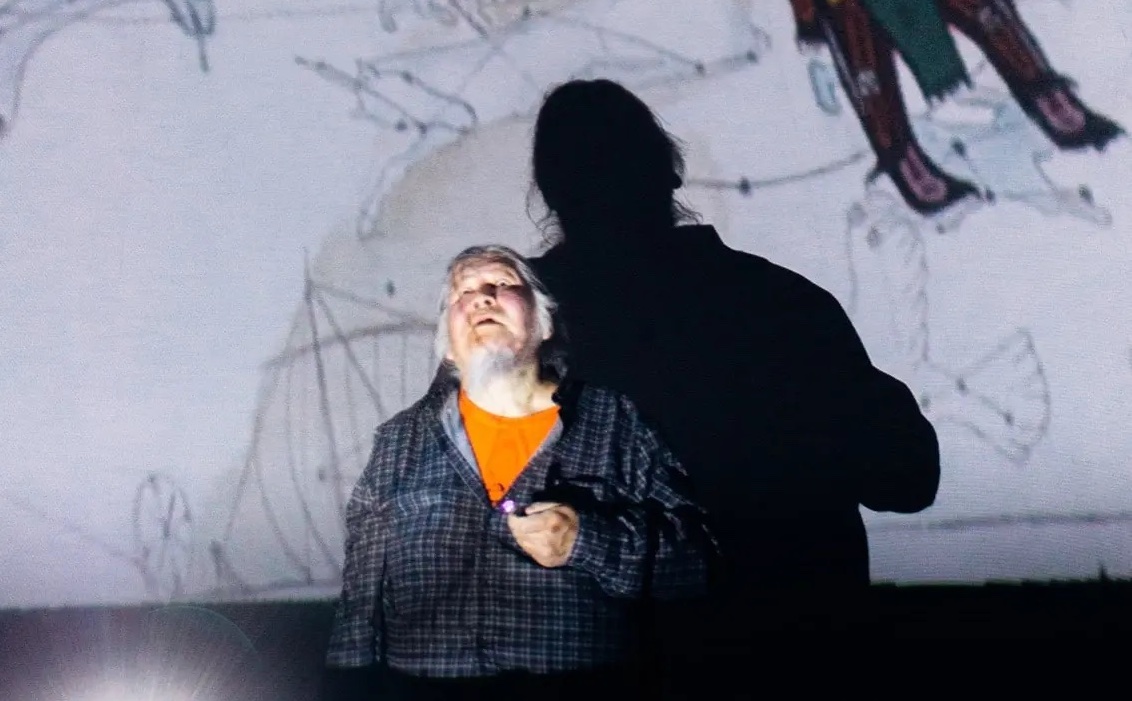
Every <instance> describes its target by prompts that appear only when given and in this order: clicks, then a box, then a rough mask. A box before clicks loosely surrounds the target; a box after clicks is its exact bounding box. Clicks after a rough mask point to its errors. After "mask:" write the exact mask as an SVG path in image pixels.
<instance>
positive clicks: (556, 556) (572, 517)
mask: <svg viewBox="0 0 1132 701" xmlns="http://www.w3.org/2000/svg"><path fill="white" fill-rule="evenodd" d="M507 526H508V527H509V528H510V529H511V534H512V535H514V536H515V540H516V541H517V542H518V543H519V547H521V548H522V549H523V551H524V552H526V553H527V554H528V555H530V556H531V557H532V558H533V559H534V561H535V562H537V563H539V564H540V565H542V566H543V567H561V566H562V565H564V564H566V559H567V558H569V557H570V552H571V551H572V550H573V549H574V540H575V539H576V538H577V537H578V514H577V513H576V512H575V511H574V510H573V509H571V508H570V507H569V506H566V505H565V504H557V503H550V502H536V503H534V504H531V505H530V506H528V507H527V509H526V515H524V516H516V515H514V514H510V515H508V516H507Z"/></svg>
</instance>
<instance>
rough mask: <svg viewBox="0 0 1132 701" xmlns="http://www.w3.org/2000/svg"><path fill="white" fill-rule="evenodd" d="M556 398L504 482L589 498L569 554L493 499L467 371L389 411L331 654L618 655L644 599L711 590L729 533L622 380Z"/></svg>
mask: <svg viewBox="0 0 1132 701" xmlns="http://www.w3.org/2000/svg"><path fill="white" fill-rule="evenodd" d="M555 400H556V401H557V402H558V404H559V405H560V406H561V409H560V412H559V420H558V422H557V424H556V425H555V427H554V428H553V429H552V431H551V434H550V435H549V436H548V437H547V439H546V440H545V441H544V443H543V445H542V446H541V447H540V448H539V450H538V451H537V452H536V454H535V456H534V457H533V458H532V459H531V461H530V462H529V463H528V465H527V467H526V468H525V469H524V471H523V472H522V473H521V474H520V476H519V477H518V479H517V480H516V482H515V484H514V485H513V486H512V487H511V489H510V490H509V491H508V493H507V495H506V498H508V499H512V500H514V501H516V502H517V503H519V504H528V503H531V502H532V501H537V500H540V499H542V500H559V501H563V502H565V503H569V504H570V505H571V506H573V507H574V508H575V510H576V511H577V512H578V515H579V527H578V534H577V538H576V540H575V543H574V547H573V550H572V551H571V554H570V557H569V560H568V562H567V563H566V564H565V565H564V566H562V567H558V568H544V567H542V566H541V565H539V564H538V563H536V562H535V561H534V560H533V559H531V558H530V557H529V556H528V555H526V554H525V553H524V552H523V551H522V550H521V549H520V547H519V546H518V544H517V543H516V541H515V539H514V537H513V536H512V535H511V532H510V529H509V528H508V527H507V523H506V516H505V515H504V514H502V513H500V512H499V511H498V510H496V509H495V508H493V506H492V504H491V502H490V500H489V498H488V496H487V492H486V490H485V488H484V485H483V481H482V479H481V477H480V473H479V470H478V468H477V467H476V466H475V465H476V462H475V458H474V454H473V453H472V449H471V445H470V443H469V442H468V439H467V436H466V434H465V432H464V429H463V422H462V420H461V418H460V414H459V409H458V406H457V394H456V387H455V384H454V381H453V380H451V379H445V380H442V379H438V380H437V382H436V383H434V385H433V387H432V388H431V389H430V390H429V392H428V394H426V396H425V397H424V398H423V399H421V400H420V401H418V402H417V403H416V404H414V405H413V406H411V407H409V408H408V409H406V410H404V411H402V412H400V413H399V414H397V415H396V416H395V417H393V418H392V419H390V420H389V421H387V422H386V423H384V424H382V425H381V426H379V427H378V429H377V431H376V435H375V439H374V446H373V452H372V454H371V457H370V460H369V463H368V465H367V467H366V468H365V470H364V472H363V473H362V475H361V477H360V479H359V480H358V482H357V485H356V486H355V488H354V491H353V493H352V495H351V498H350V501H349V505H348V507H347V516H346V520H347V536H346V551H345V554H346V558H345V564H344V568H343V584H342V593H341V597H340V599H339V602H338V605H337V610H336V615H335V620H334V624H333V629H332V632H331V638H330V643H329V648H328V652H327V657H326V663H327V666H328V667H332V668H341V667H346V668H349V667H364V666H368V665H373V664H379V663H385V664H387V665H388V666H389V667H391V668H394V669H397V670H399V671H402V672H405V673H409V674H414V675H419V676H426V677H449V678H450V677H481V676H490V675H493V674H496V673H499V672H503V671H514V670H522V671H527V672H531V673H553V672H562V671H569V670H579V669H587V668H594V667H599V666H603V665H610V664H618V663H620V662H623V661H624V660H625V658H626V655H627V654H628V652H629V646H630V645H631V642H632V640H633V630H634V629H633V624H632V621H633V613H632V611H633V606H632V604H633V602H635V601H640V600H641V599H642V598H643V597H649V596H651V597H653V598H657V599H672V598H685V597H697V596H703V595H705V594H706V589H707V586H708V578H709V577H708V575H709V569H711V567H712V566H713V564H712V563H714V562H715V560H716V558H717V557H718V549H717V546H716V542H715V539H714V537H713V535H712V534H711V532H710V529H709V527H708V526H707V524H706V518H705V514H704V512H703V510H702V509H701V508H700V507H699V506H698V505H697V504H696V503H694V502H693V500H692V498H691V497H690V487H689V481H688V478H687V475H686V473H685V472H684V471H683V469H682V467H681V466H680V465H679V463H678V462H677V460H676V459H675V457H674V456H673V454H672V453H671V452H670V451H669V450H668V448H666V447H665V446H664V445H663V444H662V443H661V442H660V441H659V440H658V438H657V435H656V434H655V433H654V431H653V430H652V429H650V428H649V427H648V426H646V425H645V424H644V423H643V422H642V421H641V418H640V416H639V415H638V412H637V410H636V409H635V407H634V405H633V404H632V403H631V402H630V401H629V400H628V399H626V398H624V397H623V396H620V395H618V394H615V393H613V392H610V391H608V390H604V389H600V388H597V387H593V386H584V385H581V384H575V383H567V384H564V385H563V386H562V387H561V388H560V389H559V391H558V393H557V394H556V395H555Z"/></svg>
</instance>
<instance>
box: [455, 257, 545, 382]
mask: <svg viewBox="0 0 1132 701" xmlns="http://www.w3.org/2000/svg"><path fill="white" fill-rule="evenodd" d="M469 263H502V264H503V265H506V266H507V267H509V268H511V269H512V270H514V271H515V274H516V275H518V276H519V279H520V280H521V281H522V283H523V285H524V286H526V287H527V288H528V289H530V291H531V294H532V296H533V297H534V311H535V329H534V330H535V333H537V334H538V338H540V339H541V338H543V337H548V336H550V335H551V334H552V333H553V332H554V313H555V311H556V310H557V308H558V305H557V303H556V302H555V301H554V298H553V297H551V296H550V293H549V292H547V290H546V287H545V286H544V285H543V284H542V281H541V280H539V279H538V276H537V275H536V274H535V271H534V270H533V269H532V268H531V265H530V263H528V262H527V259H526V258H525V257H524V256H523V255H522V254H520V253H519V252H517V251H515V250H514V249H512V248H509V247H507V246H501V245H482V246H471V247H469V248H465V249H464V250H463V251H461V252H460V253H459V254H457V255H456V257H455V258H453V259H452V262H450V263H449V264H448V269H447V270H446V271H445V274H444V285H443V287H442V288H441V290H440V303H439V305H438V307H439V315H438V318H437V324H436V339H435V341H434V343H433V352H434V353H435V354H436V356H435V357H436V359H437V360H438V361H439V362H440V363H441V364H444V363H446V360H445V358H446V357H447V356H448V352H449V350H451V344H452V339H450V338H449V337H448V313H449V311H450V309H449V298H450V296H451V294H452V284H453V282H454V280H453V278H454V277H455V275H456V272H457V271H458V270H459V269H460V268H462V267H464V266H466V265H468V264H469ZM447 364H448V365H449V366H451V365H452V364H451V363H447ZM450 369H451V370H452V371H453V372H455V368H451V367H450Z"/></svg>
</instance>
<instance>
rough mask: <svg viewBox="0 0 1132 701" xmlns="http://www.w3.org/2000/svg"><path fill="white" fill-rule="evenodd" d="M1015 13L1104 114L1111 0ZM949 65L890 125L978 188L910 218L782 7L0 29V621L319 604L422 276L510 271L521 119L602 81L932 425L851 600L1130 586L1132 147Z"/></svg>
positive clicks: (588, 3)
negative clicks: (630, 97) (636, 102)
mask: <svg viewBox="0 0 1132 701" xmlns="http://www.w3.org/2000/svg"><path fill="white" fill-rule="evenodd" d="M1018 5H1019V11H1020V13H1021V14H1022V16H1023V17H1024V18H1025V20H1026V22H1027V24H1028V25H1029V27H1030V28H1031V30H1032V31H1033V32H1034V34H1035V35H1036V36H1037V37H1038V39H1039V41H1040V42H1041V45H1042V48H1043V49H1044V50H1045V52H1046V54H1047V55H1048V56H1049V58H1050V59H1051V61H1052V62H1053V64H1054V65H1055V66H1056V67H1057V69H1058V70H1059V71H1060V72H1062V73H1064V74H1066V75H1068V76H1070V77H1071V78H1073V79H1074V80H1075V81H1077V86H1078V87H1077V91H1078V94H1079V95H1080V96H1081V98H1082V100H1084V101H1085V102H1086V103H1087V104H1088V105H1089V106H1090V107H1092V108H1093V109H1095V110H1096V111H1098V112H1100V113H1102V114H1104V115H1107V116H1109V117H1111V118H1113V119H1114V120H1116V121H1117V122H1120V123H1121V124H1122V125H1123V126H1125V128H1128V125H1129V124H1132V90H1129V88H1128V75H1129V73H1130V72H1132V39H1130V38H1129V31H1130V30H1132V3H1129V2H1128V1H1127V0H1093V1H1091V2H1084V1H1082V0H1078V1H1069V0H1020V1H1019V3H1018ZM524 7H528V8H529V9H528V10H527V12H526V13H524ZM960 48H961V51H962V53H963V56H964V58H965V59H966V61H967V64H968V66H969V67H972V73H973V74H974V76H975V86H974V88H972V89H971V90H965V91H964V92H962V93H960V94H959V95H956V96H954V98H952V99H949V100H947V101H946V102H945V103H943V104H942V105H936V106H933V107H932V109H931V110H930V111H929V108H928V106H927V105H926V104H925V103H924V101H923V99H922V98H921V97H920V95H919V94H918V93H917V92H916V89H915V87H914V83H913V82H912V81H911V80H905V81H904V85H905V86H906V89H905V92H906V101H907V104H908V106H909V111H910V112H911V114H912V115H913V120H914V123H915V127H916V132H917V135H918V136H919V138H920V141H921V143H922V144H923V145H924V148H925V150H926V151H927V152H928V153H929V154H930V155H931V156H933V157H934V158H935V159H936V161H937V163H939V164H940V165H941V166H942V167H944V168H945V169H946V170H948V171H949V172H953V173H957V174H960V175H962V176H963V177H965V178H968V179H971V180H972V181H975V182H977V184H979V185H980V187H984V188H987V189H991V190H993V191H995V192H996V193H999V196H998V197H996V199H995V200H994V201H993V202H992V203H981V204H980V205H979V206H977V207H972V208H967V209H964V210H963V211H962V212H960V213H957V214H956V213H953V214H952V215H951V216H950V217H949V218H946V219H940V220H927V219H925V218H924V217H921V216H920V215H917V214H915V213H914V212H913V210H911V209H910V208H908V207H907V206H906V205H904V204H903V202H902V200H901V199H900V197H899V195H898V194H897V193H896V190H895V189H894V188H892V187H891V186H890V184H888V183H887V182H886V181H885V180H884V179H883V178H882V179H880V180H878V181H877V182H876V183H875V184H874V185H872V186H868V187H866V184H865V177H866V175H867V174H868V171H869V169H870V168H871V167H872V166H873V163H874V159H873V155H872V153H871V151H870V149H869V146H868V142H867V140H866V138H865V136H864V133H863V131H862V130H861V128H860V126H859V124H858V122H857V120H856V118H855V117H854V115H853V113H852V110H851V108H850V106H849V103H848V102H847V101H846V97H845V95H844V94H843V93H842V91H841V90H840V88H839V87H838V86H837V83H836V78H835V77H834V75H835V74H833V72H832V64H831V61H830V56H829V54H828V52H826V51H824V50H822V51H816V52H814V51H801V50H799V47H798V46H797V45H796V44H795V42H794V25H793V19H792V16H791V13H790V8H789V4H788V3H787V2H785V1H784V0H783V1H782V2H769V1H765V0H764V1H762V2H758V3H755V2H741V1H732V0H712V1H711V2H708V1H706V0H701V1H697V2H695V3H690V2H680V1H678V0H663V1H661V0H620V1H618V0H576V1H574V2H569V1H567V0H557V1H556V0H543V1H541V2H540V1H538V0H532V1H531V2H526V3H521V2H504V1H495V2H492V1H490V0H479V1H478V2H476V1H475V0H453V1H452V2H446V1H442V0H415V1H414V0H360V1H358V2H354V3H349V4H348V3H342V4H334V3H329V2H313V1H312V0H229V1H228V2H224V1H223V0H220V1H219V2H217V3H216V4H215V5H213V4H211V3H210V0H165V1H164V2H162V1H161V0H145V1H142V0H135V1H132V2H129V1H126V2H124V1H122V0H85V1H84V0H78V1H77V2H70V1H66V2H65V1H64V0H17V1H16V2H11V3H5V4H3V5H0V116H2V117H3V127H4V129H3V133H2V136H0V541H2V543H3V544H2V545H0V607H25V606H54V605H75V604H103V603H128V602H142V601H155V600H168V599H171V598H180V599H198V600H199V599H217V598H219V599H237V598H246V597H268V596H270V597H315V596H318V597H322V596H329V595H333V593H334V592H335V590H336V587H337V576H338V569H337V568H338V566H339V563H340V560H341V548H342V537H343V533H342V526H341V511H340V508H341V504H342V500H343V499H344V498H345V496H346V495H347V494H348V491H349V489H350V487H351V486H352V483H353V480H354V479H355V478H356V476H357V474H358V472H359V471H360V469H361V466H362V463H363V461H364V460H365V457H366V455H365V453H366V451H367V450H368V447H369V445H368V443H369V440H370V437H371V434H372V430H373V428H374V426H375V425H376V423H377V422H378V421H380V420H381V419H382V418H383V417H387V416H388V415H390V414H391V413H392V412H393V411H396V410H397V409H400V408H402V407H403V406H405V405H407V404H408V403H409V402H410V401H412V400H413V399H415V398H416V397H417V396H419V394H420V393H421V392H422V391H423V389H424V386H425V384H426V383H427V381H428V379H429V376H430V372H431V365H430V363H431V358H430V357H429V349H430V342H431V336H430V334H431V324H432V313H433V302H434V300H435V296H436V292H437V285H438V284H439V282H440V275H441V272H442V269H443V265H444V263H445V262H446V260H447V259H448V257H449V256H451V255H452V254H454V253H455V252H456V251H458V250H459V249H460V248H462V247H464V246H465V245H468V244H471V243H481V242H490V241H502V242H506V243H510V244H513V245H516V246H519V247H521V248H523V249H525V250H528V251H534V250H535V249H536V247H537V245H538V243H539V240H540V239H539V232H538V230H537V229H536V228H535V226H534V224H533V222H532V216H533V217H534V218H537V217H538V216H539V215H540V214H541V209H540V207H539V205H538V202H537V201H531V202H529V203H528V198H527V194H528V186H529V173H528V158H529V143H530V136H531V119H532V117H533V114H534V111H535V110H536V109H537V106H538V102H539V99H540V98H541V96H542V95H543V93H544V92H545V91H546V90H547V89H549V88H550V87H552V86H553V85H554V84H556V83H558V82H561V81H563V80H566V79H567V78H569V77H571V76H596V75H605V76H610V77H614V78H616V79H618V80H621V81H622V82H624V83H625V84H626V85H628V86H630V87H631V88H633V89H634V90H636V91H637V92H638V93H639V94H640V95H641V96H642V97H643V98H645V99H646V101H648V102H649V104H650V105H652V106H654V107H655V108H656V109H657V110H658V111H659V113H660V114H661V115H662V117H663V118H664V120H665V122H666V124H667V126H668V127H669V128H670V130H671V131H672V132H673V133H675V134H676V135H677V136H679V137H680V138H682V139H683V140H684V141H685V142H686V143H687V146H688V151H689V153H688V156H689V165H690V167H689V174H688V179H687V180H688V184H687V187H686V188H685V189H684V190H683V191H682V192H681V193H680V194H681V196H682V197H684V198H685V199H686V200H687V201H688V202H689V203H690V204H692V205H693V206H694V207H695V208H696V209H698V210H699V211H700V212H701V213H702V214H703V217H704V219H705V221H708V222H710V223H713V224H715V225H716V226H717V228H718V229H719V231H720V233H721V234H722V236H723V237H724V239H725V241H727V242H728V243H729V244H731V245H732V246H735V247H737V248H742V249H745V250H748V251H751V252H754V253H757V254H760V255H763V256H766V257H768V258H770V259H771V260H774V261H776V262H778V263H781V264H783V265H786V266H787V267H790V268H793V269H795V270H797V271H799V272H801V273H803V274H805V275H806V276H808V277H810V278H811V279H813V280H814V281H815V282H817V283H819V284H821V285H822V286H824V287H826V288H827V289H829V290H830V291H831V292H833V293H834V294H835V295H837V297H838V298H839V299H840V300H841V301H842V303H843V305H844V306H845V307H846V309H847V310H849V311H850V312H851V314H852V316H853V318H854V321H855V322H856V323H857V325H858V328H859V330H860V332H861V334H862V337H863V338H864V340H865V342H866V345H867V346H868V348H869V351H870V353H871V354H872V356H873V359H874V361H875V362H876V363H877V364H878V365H880V366H881V367H883V368H885V369H886V370H888V371H890V372H892V373H893V374H895V375H897V376H898V377H900V378H901V379H903V380H904V381H906V382H907V383H908V384H909V385H910V386H911V387H912V388H913V390H914V391H915V392H916V393H917V395H918V396H921V397H923V398H925V399H926V400H928V401H927V404H926V407H927V409H926V411H927V412H928V414H929V416H930V417H931V418H932V420H933V423H934V424H935V425H936V427H937V429H938V431H939V435H940V438H941V442H942V449H943V456H944V471H943V481H942V486H941V489H940V494H939V498H938V500H937V503H936V505H934V506H933V507H932V508H930V509H929V510H927V511H925V512H923V513H921V514H917V515H914V516H894V515H879V514H871V513H866V519H867V522H868V523H869V528H870V532H871V541H872V552H873V564H872V568H873V573H874V577H875V579H876V580H878V581H898V582H907V583H915V582H938V581H951V582H983V581H986V580H992V579H1008V580H1018V579H1042V580H1045V579H1051V578H1089V577H1095V576H1097V575H1098V573H1099V572H1100V571H1101V568H1103V570H1104V571H1105V572H1106V573H1107V574H1109V575H1111V576H1127V575H1130V574H1132V463H1130V462H1129V457H1128V456H1129V455H1132V421H1130V419H1132V402H1130V400H1129V398H1130V397H1132V312H1130V310H1132V243H1130V240H1132V196H1130V195H1129V194H1128V192H1129V189H1128V183H1129V182H1132V148H1130V146H1129V142H1128V139H1127V138H1122V139H1118V140H1117V141H1115V142H1113V143H1112V144H1111V145H1110V146H1109V147H1108V148H1107V149H1106V150H1105V151H1104V152H1102V153H1098V152H1095V151H1088V152H1060V151H1058V150H1057V149H1056V148H1055V147H1053V146H1052V145H1051V144H1050V143H1049V142H1048V140H1046V139H1045V137H1044V136H1042V135H1041V132H1040V131H1038V130H1037V128H1036V127H1034V126H1033V125H1032V124H1031V123H1030V122H1029V121H1028V120H1027V118H1026V117H1025V115H1024V114H1023V113H1022V112H1021V110H1020V109H1019V108H1018V107H1017V106H1016V105H1015V104H1014V103H1013V101H1012V100H1011V98H1010V97H1009V95H1008V93H1006V92H1005V90H1004V86H1003V84H1002V82H1001V80H999V79H998V78H997V76H996V75H995V73H994V71H993V70H991V69H989V68H985V67H981V64H982V63H983V57H982V56H981V55H980V54H979V52H978V50H977V49H976V48H975V47H974V45H973V44H970V43H969V42H966V41H965V40H960ZM909 86H912V87H909ZM956 139H959V140H961V141H963V142H964V143H966V144H967V145H968V148H967V149H966V152H965V156H964V157H960V156H958V155H957V154H956V152H955V150H954V149H952V148H951V144H952V142H953V141H955V140H956ZM528 204H529V206H530V210H529V213H528ZM737 313H741V312H739V311H738V310H737ZM750 323H758V320H757V319H751V320H750ZM312 329H313V330H315V331H316V332H317V333H312Z"/></svg>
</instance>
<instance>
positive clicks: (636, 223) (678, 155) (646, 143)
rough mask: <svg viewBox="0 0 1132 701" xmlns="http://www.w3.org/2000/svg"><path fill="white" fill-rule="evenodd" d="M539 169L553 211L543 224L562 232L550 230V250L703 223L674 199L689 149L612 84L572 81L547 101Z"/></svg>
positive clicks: (539, 134)
mask: <svg viewBox="0 0 1132 701" xmlns="http://www.w3.org/2000/svg"><path fill="white" fill-rule="evenodd" d="M531 165H532V171H533V181H534V182H533V186H534V188H537V190H538V193H539V194H540V195H541V196H542V201H543V202H544V203H545V205H546V207H547V210H548V214H547V216H546V217H545V218H543V219H542V221H541V222H540V223H541V224H543V225H548V224H549V225H554V226H556V227H557V231H548V230H547V228H545V227H544V228H543V231H544V234H546V235H547V240H548V243H557V242H559V241H560V240H565V241H572V240H581V239H584V238H586V237H589V236H604V235H606V234H607V233H608V232H614V231H615V232H617V234H618V235H624V236H629V235H634V234H647V232H648V231H650V230H655V229H656V228H658V227H671V226H674V225H675V224H676V223H678V222H682V221H688V220H693V221H694V220H696V219H697V215H696V214H695V212H693V211H692V210H691V209H689V208H688V207H687V206H685V205H683V204H682V203H680V202H678V201H677V200H676V197H675V196H674V194H673V191H674V190H677V189H679V188H680V187H681V186H682V185H683V178H684V154H683V150H682V144H681V142H680V141H679V140H678V139H677V138H676V137H674V136H672V135H671V134H669V133H668V132H667V131H666V130H665V129H664V127H663V126H662V125H661V121H660V119H659V118H658V117H657V116H656V115H655V114H653V112H652V110H650V109H649V108H648V106H647V105H646V104H645V103H644V102H643V101H641V99H640V98H638V97H637V96H636V95H634V94H633V93H632V92H630V91H629V90H628V89H626V88H625V87H623V86H622V85H620V84H618V83H616V82H614V81H611V80H606V79H598V80H572V81H569V82H567V83H563V84H562V85H559V86H557V87H556V88H554V89H552V90H551V91H550V92H549V93H548V94H547V96H546V98H545V99H544V101H543V104H542V107H541V108H540V109H539V113H538V118H537V120H536V122H535V133H534V146H533V149H532V155H531ZM531 194H533V192H532V193H531ZM529 206H530V200H529V199H528V208H529ZM528 211H529V210H528Z"/></svg>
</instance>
